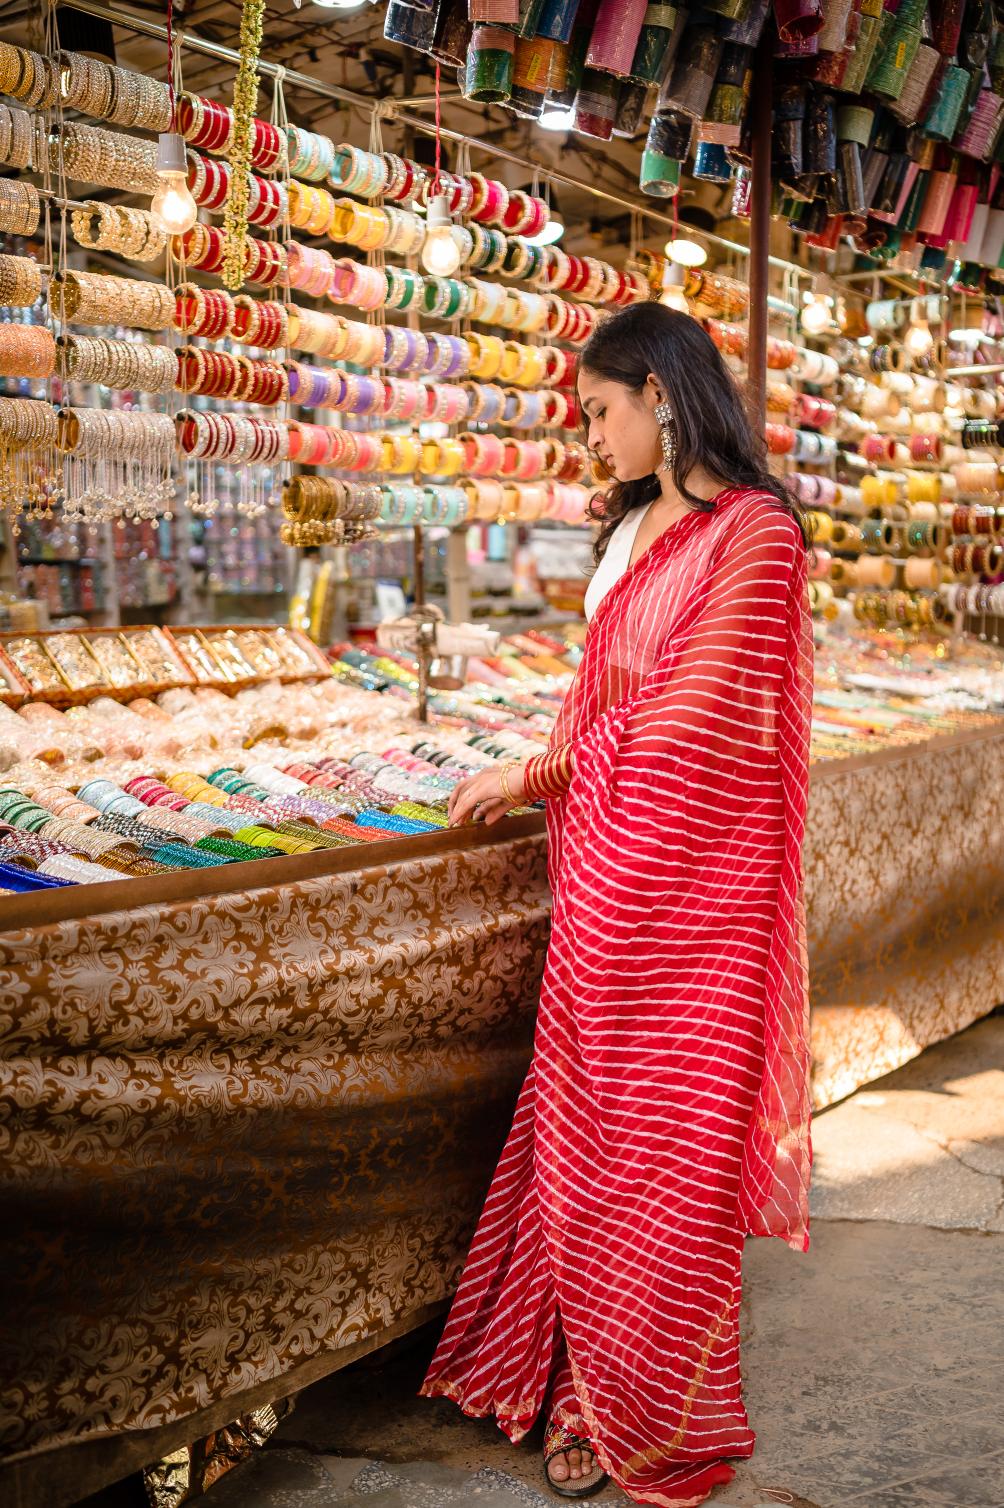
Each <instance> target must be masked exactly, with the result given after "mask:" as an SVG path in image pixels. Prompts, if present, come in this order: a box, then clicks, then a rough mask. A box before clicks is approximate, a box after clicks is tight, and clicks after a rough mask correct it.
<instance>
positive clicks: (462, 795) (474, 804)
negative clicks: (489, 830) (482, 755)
mask: <svg viewBox="0 0 1004 1508" xmlns="http://www.w3.org/2000/svg"><path fill="white" fill-rule="evenodd" d="M502 768H503V766H502V765H499V764H494V765H489V766H488V767H487V768H486V769H484V770H479V771H478V773H477V774H476V775H468V777H467V779H466V780H462V781H461V782H460V784H459V785H458V786H456V787H455V789H454V791H453V793H452V795H451V796H450V808H449V811H450V826H451V827H460V826H461V824H462V823H464V822H467V821H468V820H469V819H470V818H472V817H473V818H474V820H475V821H479V820H484V821H485V822H487V823H488V825H489V827H490V826H491V824H492V823H493V822H497V821H498V820H499V818H500V817H504V816H505V814H506V812H511V811H512V809H513V807H514V806H519V805H521V803H522V801H523V766H522V765H521V764H511V765H509V767H508V769H507V771H506V784H507V785H508V787H509V790H510V791H511V792H512V800H511V801H508V800H507V799H506V797H505V795H504V794H503V791H502V782H501V778H500V777H501V773H502Z"/></svg>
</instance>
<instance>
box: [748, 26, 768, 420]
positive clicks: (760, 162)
mask: <svg viewBox="0 0 1004 1508" xmlns="http://www.w3.org/2000/svg"><path fill="white" fill-rule="evenodd" d="M773 78H774V32H773V28H772V27H769V26H768V27H765V28H764V34H763V36H762V37H761V39H760V45H759V46H758V48H757V51H756V57H755V59H754V63H753V122H752V126H753V131H752V149H753V150H752V184H751V193H750V326H749V352H748V356H747V379H746V381H747V387H748V390H749V398H750V408H751V410H752V414H753V419H754V422H755V423H756V424H757V425H758V426H759V427H760V429H761V430H762V428H763V426H764V424H765V423H766V421H767V294H768V292H769V291H770V290H769V285H768V277H769V273H770V200H771V185H770V158H771V151H770V145H771V143H770V135H771V123H772V113H773V112H772V105H773V92H774V91H773Z"/></svg>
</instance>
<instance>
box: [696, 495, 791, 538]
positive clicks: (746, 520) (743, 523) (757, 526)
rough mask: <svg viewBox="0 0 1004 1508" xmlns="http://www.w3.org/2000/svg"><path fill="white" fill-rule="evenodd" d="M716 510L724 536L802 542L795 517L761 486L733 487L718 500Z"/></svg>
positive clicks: (778, 499)
mask: <svg viewBox="0 0 1004 1508" xmlns="http://www.w3.org/2000/svg"><path fill="white" fill-rule="evenodd" d="M716 512H717V513H718V515H719V519H720V522H721V525H722V528H723V532H724V533H727V534H728V535H730V536H731V535H737V534H739V533H740V532H741V533H743V534H748V533H755V534H757V535H763V536H764V537H765V538H766V537H768V536H770V537H773V538H775V539H776V540H777V541H778V542H779V543H784V544H789V543H795V542H797V543H799V544H803V543H804V536H803V534H802V530H801V528H800V526H799V523H798V520H797V518H796V517H795V515H794V514H793V513H792V512H791V510H790V509H788V508H786V507H785V506H784V504H783V503H782V502H781V500H780V498H778V497H775V496H774V494H773V493H772V492H765V491H764V490H763V488H762V487H733V488H731V489H730V491H729V492H727V493H726V494H725V495H724V496H723V497H721V498H720V499H719V502H718V506H717V508H716Z"/></svg>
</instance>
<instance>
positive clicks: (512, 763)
mask: <svg viewBox="0 0 1004 1508" xmlns="http://www.w3.org/2000/svg"><path fill="white" fill-rule="evenodd" d="M518 768H519V760H518V759H507V760H506V762H505V764H504V765H503V766H502V768H501V769H500V770H499V786H500V787H501V790H502V794H503V796H504V797H505V799H506V801H508V803H509V805H510V806H518V805H519V801H518V800H517V798H516V797H515V796H514V795H513V793H512V791H511V790H510V789H509V771H510V770H516V769H518Z"/></svg>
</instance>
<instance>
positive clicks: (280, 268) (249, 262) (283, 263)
mask: <svg viewBox="0 0 1004 1508" xmlns="http://www.w3.org/2000/svg"><path fill="white" fill-rule="evenodd" d="M287 276H288V273H287V250H286V247H285V246H283V245H281V244H280V243H279V242H278V241H262V240H259V239H258V237H257V236H245V237H244V279H245V282H248V283H258V284H260V285H261V286H262V287H263V288H274V287H276V286H277V285H278V286H280V287H283V288H285V287H287V286H288V284H287V282H286V278H287Z"/></svg>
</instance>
